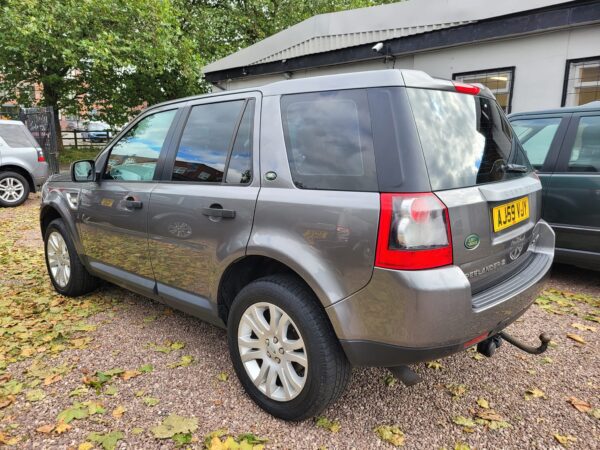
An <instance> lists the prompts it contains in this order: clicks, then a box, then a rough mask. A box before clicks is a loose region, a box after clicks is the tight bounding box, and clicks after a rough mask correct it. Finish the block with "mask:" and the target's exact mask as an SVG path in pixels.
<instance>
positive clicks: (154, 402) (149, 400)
mask: <svg viewBox="0 0 600 450" xmlns="http://www.w3.org/2000/svg"><path fill="white" fill-rule="evenodd" d="M142 401H143V402H144V403H145V404H146V405H147V406H150V407H152V406H156V405H158V402H159V401H160V400H159V399H157V398H154V397H144V398H143V399H142Z"/></svg>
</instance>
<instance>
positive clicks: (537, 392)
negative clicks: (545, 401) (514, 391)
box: [525, 388, 546, 400]
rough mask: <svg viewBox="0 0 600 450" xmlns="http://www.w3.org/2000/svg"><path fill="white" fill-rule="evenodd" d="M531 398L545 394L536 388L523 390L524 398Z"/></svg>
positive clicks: (541, 396)
mask: <svg viewBox="0 0 600 450" xmlns="http://www.w3.org/2000/svg"><path fill="white" fill-rule="evenodd" d="M532 398H546V394H544V391H542V390H540V389H538V388H533V389H528V390H526V391H525V400H531V399H532Z"/></svg>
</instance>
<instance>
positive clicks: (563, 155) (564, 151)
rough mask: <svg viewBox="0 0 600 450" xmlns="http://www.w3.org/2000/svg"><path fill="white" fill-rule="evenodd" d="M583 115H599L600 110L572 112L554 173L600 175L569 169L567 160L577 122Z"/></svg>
mask: <svg viewBox="0 0 600 450" xmlns="http://www.w3.org/2000/svg"><path fill="white" fill-rule="evenodd" d="M583 117H600V111H598V110H592V111H586V112H581V113H574V114H573V115H572V117H571V121H570V123H569V128H568V129H567V131H566V133H565V139H564V141H563V143H562V147H561V149H560V154H559V156H558V161H557V163H556V168H555V170H554V173H560V174H564V175H571V176H587V177H589V176H600V172H574V171H570V170H569V161H570V159H571V153H572V152H573V145H575V139H577V131H578V129H579V122H580V121H581V119H582V118H583Z"/></svg>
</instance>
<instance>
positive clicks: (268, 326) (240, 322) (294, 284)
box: [227, 275, 351, 420]
mask: <svg viewBox="0 0 600 450" xmlns="http://www.w3.org/2000/svg"><path fill="white" fill-rule="evenodd" d="M227 327H228V342H229V351H230V354H231V358H232V362H233V365H234V368H235V371H236V373H237V375H238V378H239V379H240V381H241V383H242V385H243V386H244V388H245V390H246V392H247V393H248V395H250V397H251V398H252V399H253V400H254V401H255V402H256V403H257V404H258V405H259V406H260V407H261V408H263V409H264V410H265V411H267V412H268V413H270V414H272V415H274V416H276V417H279V418H281V419H285V420H303V419H306V418H308V417H311V416H314V415H316V414H318V413H319V412H321V411H322V410H323V409H325V407H326V406H327V405H329V404H330V403H331V402H333V401H335V400H336V399H337V398H338V397H339V396H340V395H341V394H342V392H343V391H344V388H345V387H346V384H347V383H348V380H349V378H350V373H351V367H350V364H349V362H348V360H347V359H346V356H345V355H344V352H343V350H342V348H341V346H340V343H339V341H338V339H337V337H336V336H335V333H334V331H333V329H332V327H331V324H330V323H329V321H328V319H327V316H326V315H325V312H324V311H323V309H322V307H321V306H320V305H319V304H318V300H317V299H316V298H315V296H314V294H313V293H312V291H311V290H310V289H309V288H308V287H307V286H306V285H305V284H304V283H303V282H302V281H301V280H299V279H298V278H297V277H295V276H291V275H274V276H270V277H265V278H261V279H259V280H257V281H254V282H252V283H250V284H249V285H248V286H246V287H245V288H244V289H242V290H241V291H240V293H239V294H238V295H237V296H236V298H235V301H234V302H233V305H232V307H231V311H230V313H229V318H228V323H227Z"/></svg>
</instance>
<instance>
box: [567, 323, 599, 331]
mask: <svg viewBox="0 0 600 450" xmlns="http://www.w3.org/2000/svg"><path fill="white" fill-rule="evenodd" d="M571 326H572V327H573V328H577V329H578V330H580V331H596V328H595V327H591V326H589V325H584V324H582V323H572V324H571Z"/></svg>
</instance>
